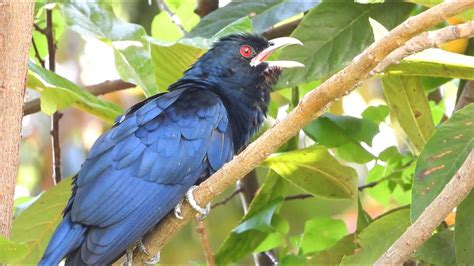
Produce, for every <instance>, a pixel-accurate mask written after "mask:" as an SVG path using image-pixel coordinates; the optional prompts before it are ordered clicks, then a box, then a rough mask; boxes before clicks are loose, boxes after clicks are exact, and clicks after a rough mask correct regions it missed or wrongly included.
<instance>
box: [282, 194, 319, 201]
mask: <svg viewBox="0 0 474 266" xmlns="http://www.w3.org/2000/svg"><path fill="white" fill-rule="evenodd" d="M312 197H314V196H313V195H311V194H297V195H290V196H286V197H285V199H284V200H285V201H290V200H302V199H308V198H312Z"/></svg>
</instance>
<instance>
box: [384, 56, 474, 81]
mask: <svg viewBox="0 0 474 266" xmlns="http://www.w3.org/2000/svg"><path fill="white" fill-rule="evenodd" d="M384 75H388V76H391V75H393V76H430V77H441V78H461V79H471V80H472V79H474V57H472V56H467V55H462V54H457V53H451V52H448V51H445V50H442V49H428V50H425V51H423V52H421V53H418V54H416V55H412V56H409V57H407V58H405V59H403V60H402V61H401V62H400V63H399V64H393V65H391V66H390V67H388V68H387V69H386V70H385V71H384Z"/></svg>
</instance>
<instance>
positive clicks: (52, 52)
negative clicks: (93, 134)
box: [43, 9, 63, 184]
mask: <svg viewBox="0 0 474 266" xmlns="http://www.w3.org/2000/svg"><path fill="white" fill-rule="evenodd" d="M43 34H45V35H46V40H47V43H48V68H49V70H50V71H51V72H55V71H56V44H55V43H54V31H53V10H52V9H46V29H45V30H44V32H43ZM43 67H44V66H43ZM62 116H63V115H62V114H61V113H60V112H54V114H53V116H52V117H51V131H50V134H51V145H52V146H53V149H52V150H53V184H57V183H59V182H61V145H60V142H59V120H61V117H62Z"/></svg>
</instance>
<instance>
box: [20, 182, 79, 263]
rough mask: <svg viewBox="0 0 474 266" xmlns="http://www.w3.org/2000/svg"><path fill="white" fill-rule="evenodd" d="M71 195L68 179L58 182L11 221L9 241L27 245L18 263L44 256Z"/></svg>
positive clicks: (30, 261) (37, 259)
mask: <svg viewBox="0 0 474 266" xmlns="http://www.w3.org/2000/svg"><path fill="white" fill-rule="evenodd" d="M70 195H71V179H70V178H68V179H65V180H63V181H61V183H59V184H58V185H57V186H55V187H53V188H51V189H50V190H48V191H47V192H46V193H44V194H43V195H41V197H40V198H39V199H38V200H37V201H35V202H34V203H33V204H32V205H31V206H30V207H29V208H28V209H26V210H25V211H23V212H22V213H21V214H20V215H19V216H18V217H17V218H16V219H15V220H14V221H13V227H12V237H11V240H12V241H15V242H18V243H24V244H26V245H27V252H26V254H25V255H24V256H23V257H22V258H21V259H20V260H19V261H18V263H20V264H36V263H37V262H38V261H39V259H40V258H41V256H42V255H43V252H44V250H45V249H46V245H47V244H48V242H49V239H50V238H51V236H52V234H53V231H54V229H55V228H56V226H57V225H58V224H59V222H60V221H61V219H62V211H63V209H64V206H66V202H67V200H68V199H69V196H70Z"/></svg>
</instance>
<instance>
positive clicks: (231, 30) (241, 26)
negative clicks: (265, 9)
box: [212, 17, 253, 41]
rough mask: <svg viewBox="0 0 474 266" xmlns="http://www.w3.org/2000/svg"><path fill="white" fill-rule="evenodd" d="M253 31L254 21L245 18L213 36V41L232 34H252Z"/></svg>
mask: <svg viewBox="0 0 474 266" xmlns="http://www.w3.org/2000/svg"><path fill="white" fill-rule="evenodd" d="M252 31H253V25H252V20H251V19H250V18H249V17H243V18H241V19H238V20H236V21H234V22H232V23H230V24H229V25H227V26H225V27H224V28H223V29H221V30H220V31H218V32H217V33H216V34H214V36H212V40H214V41H216V40H218V39H219V38H221V37H224V36H227V35H230V34H236V33H242V32H252Z"/></svg>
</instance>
